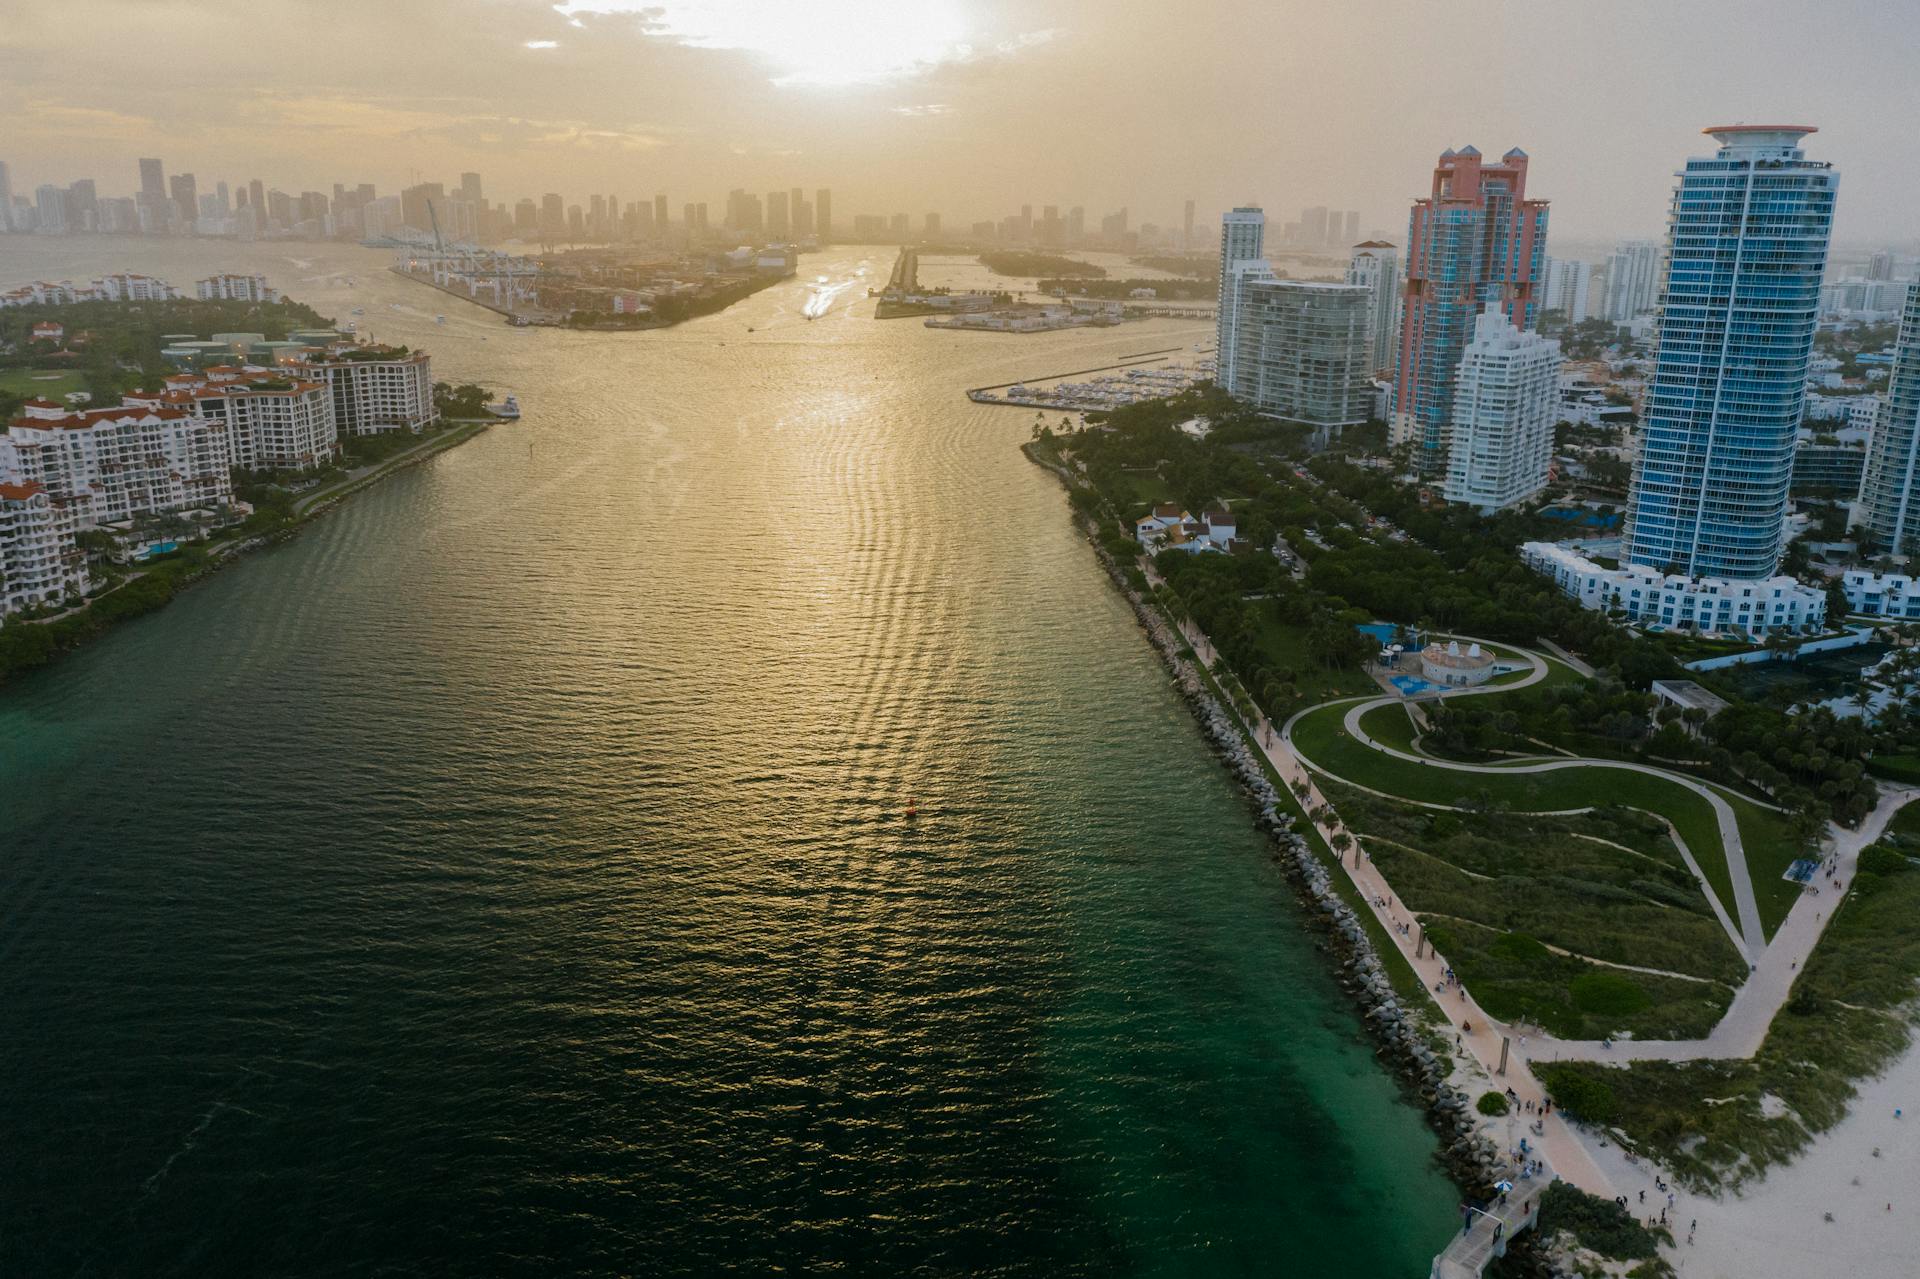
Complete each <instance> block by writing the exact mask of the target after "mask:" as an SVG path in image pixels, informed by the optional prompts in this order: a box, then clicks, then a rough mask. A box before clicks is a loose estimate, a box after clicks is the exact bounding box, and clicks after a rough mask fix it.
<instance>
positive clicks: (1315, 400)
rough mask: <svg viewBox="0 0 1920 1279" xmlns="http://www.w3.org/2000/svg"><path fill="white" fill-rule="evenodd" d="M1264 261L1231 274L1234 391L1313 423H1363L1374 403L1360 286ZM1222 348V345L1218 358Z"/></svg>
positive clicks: (1366, 298)
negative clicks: (1283, 274) (1300, 275)
mask: <svg viewBox="0 0 1920 1279" xmlns="http://www.w3.org/2000/svg"><path fill="white" fill-rule="evenodd" d="M1265 265H1266V264H1265V263H1244V262H1243V263H1236V264H1235V270H1234V273H1233V277H1232V278H1233V281H1234V286H1235V293H1234V298H1233V321H1232V328H1231V329H1230V330H1229V331H1228V338H1227V340H1228V342H1229V344H1230V345H1231V348H1232V367H1233V370H1234V372H1233V385H1232V386H1231V388H1230V389H1231V390H1232V392H1233V394H1235V395H1237V396H1239V397H1240V398H1242V399H1244V400H1247V401H1249V402H1250V403H1252V404H1253V405H1254V406H1255V407H1256V408H1258V409H1259V410H1260V411H1261V412H1263V413H1267V414H1271V415H1272V416H1274V417H1278V418H1283V419H1285V420H1287V421H1291V422H1304V423H1307V424H1309V425H1312V426H1324V427H1345V426H1357V425H1359V424H1361V423H1364V422H1365V421H1366V420H1367V418H1368V416H1369V414H1370V413H1371V411H1372V408H1373V387H1372V384H1371V380H1370V378H1371V373H1372V369H1371V363H1372V361H1371V359H1370V352H1371V349H1372V348H1371V344H1370V342H1369V340H1368V339H1369V331H1368V327H1367V324H1368V319H1369V316H1370V313H1371V311H1372V309H1373V300H1374V299H1373V293H1372V291H1371V290H1369V289H1368V288H1366V287H1365V286H1364V285H1358V284H1325V283H1319V282H1316V281H1309V280H1282V279H1280V278H1278V277H1277V276H1275V275H1274V274H1273V272H1272V270H1271V268H1268V269H1265V270H1258V269H1253V268H1256V267H1265ZM1226 351H1227V348H1225V347H1223V348H1222V358H1224V357H1225V355H1226Z"/></svg>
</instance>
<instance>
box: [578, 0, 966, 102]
mask: <svg viewBox="0 0 1920 1279" xmlns="http://www.w3.org/2000/svg"><path fill="white" fill-rule="evenodd" d="M554 8H555V9H556V10H557V11H559V12H560V13H562V14H564V15H566V16H569V17H572V16H573V15H575V14H577V13H581V12H595V13H606V12H615V11H628V12H631V11H634V10H637V9H645V10H647V11H648V13H649V17H650V19H651V20H652V21H653V22H654V23H655V26H654V28H653V29H654V31H655V33H656V34H658V35H660V36H663V37H666V38H669V39H675V40H679V41H680V42H681V43H684V44H688V45H693V46H695V47H698V48H707V49H739V50H743V51H745V52H748V53H752V54H754V55H756V56H758V57H760V58H761V59H763V60H764V61H765V62H766V64H767V66H768V69H769V70H770V71H771V72H772V73H773V74H772V77H771V78H772V80H773V82H774V83H775V84H780V85H793V86H814V87H822V88H836V87H845V86H849V85H859V84H883V83H886V82H887V81H890V80H897V79H901V78H903V77H906V76H910V75H913V74H915V73H916V72H920V71H924V70H927V69H929V68H931V67H935V66H938V65H940V64H941V63H943V62H951V61H957V60H961V59H964V58H966V57H968V56H969V55H970V54H971V52H972V45H971V43H970V39H971V32H970V30H969V24H968V22H967V20H966V15H965V13H964V12H963V10H962V6H961V5H960V3H958V0H910V2H909V3H902V2H901V0H808V2H801V0H645V2H644V3H641V2H640V0H570V2H569V3H566V4H557V5H555V6H554Z"/></svg>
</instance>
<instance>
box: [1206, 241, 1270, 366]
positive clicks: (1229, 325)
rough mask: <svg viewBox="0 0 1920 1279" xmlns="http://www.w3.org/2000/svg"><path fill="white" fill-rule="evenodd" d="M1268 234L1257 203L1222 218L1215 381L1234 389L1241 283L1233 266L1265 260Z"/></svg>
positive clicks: (1215, 326)
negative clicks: (1236, 318) (1235, 324)
mask: <svg viewBox="0 0 1920 1279" xmlns="http://www.w3.org/2000/svg"><path fill="white" fill-rule="evenodd" d="M1266 235H1267V215H1266V213H1265V212H1264V211H1262V210H1261V209H1259V208H1257V207H1255V206H1253V205H1243V206H1241V207H1240V208H1237V209H1235V210H1234V211H1233V212H1231V213H1229V214H1227V215H1226V216H1225V217H1223V218H1221V219H1220V288H1219V292H1218V295H1217V298H1218V300H1217V303H1216V307H1217V319H1216V321H1215V325H1214V366H1215V371H1214V379H1213V380H1214V382H1215V383H1216V384H1218V385H1219V387H1220V389H1221V390H1223V391H1232V390H1233V389H1234V384H1233V359H1234V342H1233V335H1234V327H1233V308H1234V306H1235V305H1236V304H1237V302H1238V298H1239V295H1238V291H1237V290H1238V286H1237V284H1236V283H1235V281H1234V278H1233V269H1234V267H1235V266H1236V265H1238V264H1239V263H1242V262H1261V261H1263V258H1262V257H1261V253H1262V250H1263V249H1264V248H1265V241H1266Z"/></svg>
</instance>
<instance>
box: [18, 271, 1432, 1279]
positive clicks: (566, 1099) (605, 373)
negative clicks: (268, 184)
mask: <svg viewBox="0 0 1920 1279" xmlns="http://www.w3.org/2000/svg"><path fill="white" fill-rule="evenodd" d="M294 255H297V256H298V257H300V258H301V259H303V260H304V261H303V263H302V264H295V263H292V262H290V261H289V260H288V259H289V257H290V256H294ZM381 263H382V258H381V256H380V255H377V254H373V253H369V252H365V251H361V250H358V249H348V248H332V247H324V248H323V247H317V246H296V247H294V248H292V249H291V250H288V249H284V248H283V249H275V248H272V247H269V246H240V247H228V248H225V249H222V248H219V247H217V246H199V245H191V244H184V245H183V244H167V243H161V242H130V243H124V244H120V243H107V244H105V245H104V246H102V245H99V244H93V245H89V244H86V243H85V242H72V243H69V242H62V241H43V240H29V239H27V238H25V237H0V281H7V282H11V281H13V280H16V279H28V278H32V277H34V276H54V277H57V276H60V275H72V276H80V275H84V274H86V273H87V272H89V271H98V270H101V269H105V268H113V267H122V266H124V267H130V268H133V269H137V270H146V271H152V272H156V273H159V274H162V275H164V276H167V277H168V278H171V279H173V280H174V281H175V282H176V283H182V284H190V283H191V281H192V279H193V278H195V276H196V275H199V274H206V273H208V272H210V271H212V270H214V269H217V268H228V267H240V268H251V267H254V266H261V267H264V268H265V269H266V270H267V272H268V273H269V275H270V276H271V277H272V278H273V279H274V280H275V281H276V282H277V283H279V284H281V285H282V286H284V287H286V288H287V289H288V290H289V291H290V292H292V293H294V294H295V295H296V296H299V297H302V298H303V299H307V300H311V301H312V302H314V303H315V304H316V305H318V306H319V307H320V309H321V310H322V311H324V312H328V313H332V314H337V315H340V316H343V317H344V316H345V314H346V313H347V311H348V309H349V308H350V307H351V306H355V305H361V306H364V307H365V308H366V314H365V317H364V321H365V323H366V325H367V326H368V327H370V328H371V329H372V330H373V332H374V334H375V335H376V336H378V337H380V338H383V339H389V340H396V341H407V342H419V343H421V344H424V345H427V346H428V347H429V348H430V349H431V350H433V352H434V353H435V357H436V358H435V367H436V373H437V374H438V375H439V376H441V377H451V378H455V379H465V378H481V379H485V380H487V381H489V382H492V383H494V384H496V385H498V386H499V387H500V388H501V389H503V390H510V391H513V392H515V393H517V394H518V395H519V397H520V400H521V402H522V404H523V406H524V408H525V411H526V415H527V416H526V420H525V421H524V422H522V423H519V424H505V425H500V426H496V427H494V428H492V429H490V430H489V431H487V432H486V433H485V434H484V435H482V436H481V437H479V438H478V439H476V440H474V441H473V442H471V443H468V444H465V445H462V446H461V447H459V448H457V449H455V450H453V451H452V452H450V453H447V454H445V455H443V456H441V457H439V458H438V459H436V460H434V461H433V462H431V463H430V464H428V465H425V466H421V467H417V468H415V469H413V470H410V471H407V472H404V473H402V474H400V475H397V476H395V477H393V478H391V479H390V480H388V481H386V482H385V483H383V484H381V485H380V486H378V487H377V488H376V489H374V490H372V491H370V492H367V493H364V494H362V495H360V496H357V497H355V498H354V499H353V500H352V501H351V502H349V503H348V504H347V505H346V506H344V507H343V508H341V509H339V510H337V511H336V512H334V513H332V514H330V515H328V516H327V517H325V518H323V519H321V520H320V521H318V522H317V523H315V524H313V525H311V526H310V527H308V528H307V529H306V530H305V531H304V532H303V533H302V534H301V535H300V536H299V537H298V538H296V539H294V540H293V541H292V542H290V543H288V544H286V545H283V546H281V547H278V548H275V549H272V550H269V551H267V552H264V553H261V554H258V555H255V556H252V557H249V558H248V559H246V560H245V561H244V562H242V563H240V564H238V565H236V566H235V567H233V568H231V569H229V570H228V571H225V572H223V573H220V574H218V575H216V576H215V577H214V578H212V579H210V580H209V581H208V582H206V583H204V584H203V585H201V586H199V587H196V588H195V589H193V590H192V591H190V592H188V593H187V594H186V595H184V596H183V597H181V598H180V599H179V600H177V601H175V602H174V603H173V604H172V605H171V606H169V607H168V608H167V609H165V610H163V611H162V612H160V613H158V614H156V615H153V616H152V617H149V618H146V619H142V620H140V621H139V622H136V623H134V624H131V625H128V626H125V627H122V628H120V629H119V630H118V631H116V632H115V633H113V634H112V635H110V636H108V637H107V638H106V639H104V640H103V641H101V642H98V643H96V644H94V645H92V646H91V647H89V648H87V649H85V650H84V651H82V652H80V653H78V654H77V655H75V656H73V657H71V658H69V659H68V660H66V661H64V662H63V663H61V664H59V665H58V666H57V667H55V668H53V669H51V670H49V671H46V672H41V673H37V674H35V675H32V676H29V677H27V678H24V679H21V680H19V681H17V682H16V683H14V684H13V685H11V686H10V687H8V688H6V689H4V690H0V973H4V981H5V986H4V990H5V998H4V1000H0V1149H4V1151H5V1152H6V1157H5V1159H4V1162H0V1168H3V1169H4V1171H0V1272H5V1273H10V1274H33V1275H60V1274H87V1275H123V1274H127V1275H132V1274H137V1275H203V1274H215V1273H254V1274H266V1273H272V1274H279V1275H299V1274H328V1275H333V1274H346V1275H375V1274H414V1273H433V1274H487V1275H495V1274H550V1273H556V1272H561V1271H565V1272H569V1273H581V1274H606V1275H612V1274H675V1275H721V1274H741V1275H767V1274H782V1273H787V1274H799V1273H805V1274H845V1275H900V1274H924V1275H1047V1276H1052V1275H1072V1274H1103V1275H1104V1274H1128V1275H1182V1274H1192V1275H1222V1274H1269V1273H1273V1272H1275V1271H1276V1270H1287V1271H1289V1272H1292V1273H1314V1274H1317V1273H1334V1272H1338V1273H1346V1274H1354V1275H1368V1276H1372V1275H1383V1276H1384V1275H1395V1274H1408V1275H1413V1274H1421V1273H1424V1271H1425V1267H1426V1264H1427V1259H1428V1258H1429V1257H1430V1256H1431V1254H1432V1252H1433V1251H1434V1250H1435V1249H1436V1248H1437V1247H1438V1246H1439V1244H1440V1243H1442V1242H1443V1241H1444V1239H1445V1237H1446V1235H1447V1233H1448V1230H1449V1225H1450V1215H1451V1210H1452V1206H1453V1198H1454V1197H1453V1193H1452V1191H1451V1189H1450V1188H1449V1187H1448V1186H1447V1185H1446V1184H1445V1183H1444V1181H1442V1180H1441V1179H1440V1178H1439V1176H1438V1175H1437V1174H1436V1173H1435V1172H1434V1170H1433V1169H1432V1168H1431V1166H1430V1165H1429V1163H1428V1157H1429V1155H1430V1154H1431V1151H1432V1149H1433V1141H1432V1138H1431V1137H1430V1135H1429V1134H1428V1133H1427V1131H1426V1130H1425V1128H1424V1126H1423V1124H1422V1122H1421V1120H1420V1118H1419V1116H1418V1115H1417V1113H1416V1112H1415V1111H1414V1110H1413V1109H1412V1108H1410V1107H1409V1106H1407V1105H1406V1104H1405V1103H1404V1102H1402V1101H1401V1100H1400V1099H1399V1097H1398V1095H1397V1093H1396V1090H1395V1088H1394V1086H1393V1084H1392V1082H1391V1081H1390V1080H1389V1079H1388V1078H1387V1077H1386V1076H1385V1075H1384V1074H1383V1072H1382V1071H1381V1070H1380V1069H1379V1068H1378V1067H1377V1065H1376V1064H1375V1062H1374V1060H1373V1058H1372V1056H1371V1053H1370V1050H1369V1046H1368V1043H1367V1041H1366V1040H1365V1038H1364V1037H1363V1035H1362V1034H1361V1030H1360V1026H1359V1024H1358V1022H1357V1019H1356V1018H1355V1016H1354V1015H1353V1013H1352V1011H1351V1010H1350V1008H1349V1007H1348V1006H1347V1005H1346V1004H1345V1003H1344V1002H1343V1001H1342V999H1341V998H1340V996H1339V994H1338V992H1337V990H1336V989H1335V988H1334V986H1333V984H1332V982H1331V980H1330V978H1329V975H1328V972H1327V970H1326V965H1325V962H1324V960H1323V959H1322V957H1321V956H1320V955H1319V954H1318V953H1317V952H1315V951H1314V950H1313V948H1312V945H1311V942H1310V939H1309V936H1308V934H1307V933H1306V932H1305V931H1304V929H1303V924H1302V918H1301V914H1300V911H1299V909H1298V908H1297V906H1296V905H1295V903H1294V902H1293V899H1292V898H1291V896H1290V894H1289V891H1288V888H1287V885H1286V882H1285V880H1284V879H1283V877H1282V876H1281V874H1280V873H1279V871H1278V869H1277V867H1275V866H1274V865H1273V864H1272V863H1271V861H1270V859H1269V856H1268V854H1267V853H1266V851H1265V850H1264V849H1263V847H1262V846H1261V844H1260V842H1259V841H1258V840H1256V839H1255V838H1254V837H1253V835H1252V834H1251V832H1250V825H1249V820H1248V814H1247V812H1246V810H1245V808H1244V807H1243V805H1242V803H1241V801H1240V800H1239V799H1238V797H1237V796H1236V795H1235V793H1234V792H1233V791H1232V789H1231V787H1230V786H1229V784H1228V782H1227V780H1226V778H1225V776H1224V774H1223V773H1222V770H1221V769H1220V768H1219V766H1218V765H1217V764H1216V762H1215V761H1214V760H1213V759H1212V757H1211V756H1210V755H1209V754H1208V753H1207V751H1206V749H1205V748H1204V746H1203V744H1202V743H1201V741H1200V739H1199V737H1198V735H1197V733H1196V732H1195V730H1194V727H1193V725H1192V723H1191V721H1190V718H1189V717H1188V715H1187V714H1186V712H1185V711H1184V709H1183V708H1182V706H1181V704H1180V703H1179V701H1178V700H1177V699H1176V697H1175V696H1174V695H1173V693H1172V692H1171V690H1170V689H1169V687H1168V684H1167V680H1166V678H1165V676H1164V674H1163V672H1162V671H1161V669H1160V668H1159V666H1158V664H1157V662H1156V661H1155V659H1154V658H1153V656H1152V654H1151V653H1150V651H1149V649H1148V648H1147V646H1146V644H1145V643H1144V642H1143V641H1142V639H1141V638H1140V636H1139V633H1138V631H1137V629H1136V627H1135V625H1134V623H1133V620H1132V619H1131V617H1130V615H1129V614H1128V612H1127V611H1126V609H1125V607H1124V605H1123V604H1122V602H1121V601H1120V600H1119V599H1118V597H1117V596H1116V595H1115V593H1114V592H1113V591H1112V590H1111V589H1110V587H1109V586H1108V585H1107V584H1106V582H1105V581H1104V579H1103V578H1102V577H1101V576H1100V575H1099V573H1098V572H1097V570H1096V568H1095V565H1094V562H1093V559H1092V556H1091V554H1090V552H1089V551H1088V549H1087V548H1086V546H1085V545H1084V544H1083V542H1082V541H1081V540H1080V539H1079V538H1078V537H1077V536H1076V535H1075V533H1074V532H1073V530H1072V528H1071V527H1070V524H1069V522H1068V519H1067V515H1066V507H1065V502H1064V499H1063V496H1062V494H1061V493H1060V491H1059V489H1058V487H1057V485H1056V484H1055V482H1054V481H1053V480H1052V478H1051V477H1049V476H1048V475H1047V474H1045V473H1044V472H1042V471H1040V470H1039V469H1038V468H1035V467H1032V466H1030V465H1029V464H1028V463H1027V462H1026V461H1025V460H1024V459H1023V458H1022V457H1021V456H1020V454H1019V452H1018V451H1017V449H1016V447H1015V446H1016V445H1017V443H1018V442H1019V440H1020V439H1021V438H1023V437H1024V436H1025V435H1026V433H1027V431H1028V428H1029V426H1030V419H1029V418H1028V417H1027V416H1026V415H1025V414H1024V413H1022V412H1019V411H1014V410H1006V409H990V408H982V407H978V406H974V405H971V404H969V403H968V402H967V401H966V400H965V399H964V398H963V397H962V396H961V395H960V394H959V389H960V388H963V387H966V386H973V385H980V384H985V383H994V382H1004V381H1008V380H1011V379H1013V378H1017V377H1019V376H1021V375H1022V374H1023V373H1025V374H1030V373H1035V372H1044V371H1047V370H1049V369H1053V368H1077V367H1084V366H1087V365H1090V364H1096V363H1099V362H1100V359H1099V357H1101V356H1105V355H1113V356H1116V357H1117V356H1120V355H1125V354H1130V353H1133V352H1137V351H1142V350H1148V349H1153V348H1156V347H1164V346H1187V347H1190V346H1191V344H1192V342H1193V341H1194V340H1197V338H1198V337H1199V336H1204V334H1205V332H1206V328H1205V326H1194V325H1184V326H1183V325H1178V324H1175V323H1174V322H1171V321H1168V322H1151V323H1148V324H1140V325H1131V326H1126V327H1124V328H1121V329H1117V330H1111V331H1105V332H1084V331H1083V332H1071V333H1061V334H1047V335H1038V336H1032V337H1007V336H1000V335H981V334H957V335H955V334H941V333H937V332H934V331H930V330H928V329H926V328H924V327H923V326H921V325H920V324H918V323H917V322H914V321H910V320H908V321H895V322H889V323H875V322H873V321H871V320H870V319H868V318H866V316H867V315H868V314H870V304H868V303H867V302H866V300H865V298H864V290H865V282H866V281H867V280H871V279H873V278H875V277H876V276H877V277H878V278H882V279H884V277H885V273H886V269H887V266H888V264H889V259H888V257H887V256H886V255H885V253H884V252H880V251H876V252H875V253H873V254H866V253H863V252H861V251H858V250H844V251H837V252H834V253H830V254H825V255H816V256H811V257H809V259H808V260H807V261H806V262H805V263H804V264H803V266H804V269H803V271H802V273H801V279H800V280H799V281H796V282H793V283H791V284H787V285H782V286H780V287H778V288H775V289H772V290H769V291H768V292H766V293H763V294H761V295H759V296H757V297H756V298H754V299H752V300H751V301H749V302H747V303H745V304H743V305H741V306H739V307H736V308H735V309H734V310H732V311H730V312H728V313H727V314H726V315H724V316H721V317H715V318H711V319H708V320H704V321H700V322H697V323H694V324H690V325H686V326H683V327H680V328H677V329H673V330H669V331H665V332H660V333H650V334H640V335H590V334H569V333H561V332H554V331H543V330H534V331H525V330H520V331H516V330H512V329H509V328H507V327H505V326H504V325H502V324H500V323H499V321H498V319H497V317H492V316H488V315H486V314H485V313H482V312H479V311H477V310H474V309H471V308H468V307H465V306H462V305H460V304H458V303H455V302H452V301H450V300H448V299H445V298H444V297H442V296H440V295H436V294H433V293H431V292H428V291H426V290H424V289H423V288H421V287H420V286H417V285H413V284H409V283H408V282H406V281H402V280H399V279H396V278H394V277H391V276H388V275H386V274H384V273H383V272H381V270H380V269H379V268H380V266H381ZM862 271H864V272H866V275H865V276H864V277H862V276H861V275H860V272H862ZM329 273H333V274H332V275H331V277H330V278H322V277H327V276H328V275H329ZM347 274H351V275H353V276H355V277H356V279H357V287H354V288H351V289H349V288H348V287H347V286H346V285H345V283H344V276H345V275H347ZM819 276H825V277H827V284H828V287H829V288H833V287H837V286H839V285H843V284H848V283H852V284H854V285H856V286H857V287H851V288H844V289H839V291H838V292H836V293H834V294H833V295H832V297H831V298H830V305H829V307H828V308H827V309H826V310H825V314H824V317H823V318H821V319H818V320H815V321H812V322H808V321H806V320H804V319H803V318H802V311H803V309H804V308H806V307H807V306H808V305H809V300H810V299H815V300H816V304H815V305H816V310H818V309H820V308H819V306H818V305H817V299H818V298H819V297H820V295H821V292H822V290H821V287H820V286H819V285H818V284H817V283H815V281H816V279H817V277H819ZM303 280H305V281H306V282H305V283H303V282H302V281H303ZM393 304H398V306H399V308H400V309H399V310H395V309H393ZM439 313H445V314H446V316H447V322H446V324H444V325H436V324H435V323H434V322H433V318H432V317H433V316H434V315H435V314H439ZM749 325H751V326H753V327H754V329H755V330H756V332H754V333H752V334H749V333H748V332H747V328H748V326H749ZM912 799H917V800H918V803H919V809H920V817H919V820H918V821H917V822H916V823H908V822H907V821H906V820H905V819H904V818H903V815H902V810H903V809H904V808H905V807H906V805H907V803H908V802H909V800H912Z"/></svg>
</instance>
